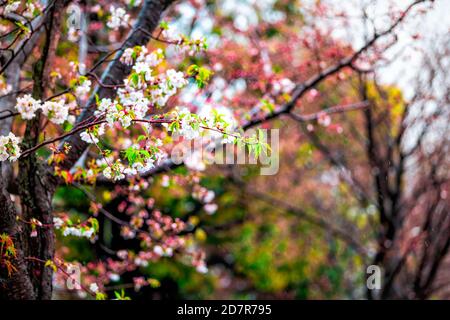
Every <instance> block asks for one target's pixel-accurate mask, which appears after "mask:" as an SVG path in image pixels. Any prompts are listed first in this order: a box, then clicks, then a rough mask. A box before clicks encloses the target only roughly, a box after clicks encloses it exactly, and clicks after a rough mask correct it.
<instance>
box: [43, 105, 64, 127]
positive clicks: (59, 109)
mask: <svg viewBox="0 0 450 320" xmlns="http://www.w3.org/2000/svg"><path fill="white" fill-rule="evenodd" d="M42 113H43V114H44V115H46V116H47V118H48V119H49V120H50V121H51V122H53V123H55V124H63V123H64V121H66V120H67V117H68V116H69V107H68V106H67V105H66V104H65V101H64V100H63V99H61V100H59V101H58V102H56V101H46V102H45V103H44V104H43V105H42Z"/></svg>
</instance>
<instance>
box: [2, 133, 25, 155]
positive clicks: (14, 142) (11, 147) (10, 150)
mask: <svg viewBox="0 0 450 320" xmlns="http://www.w3.org/2000/svg"><path fill="white" fill-rule="evenodd" d="M20 140H21V139H20V138H19V137H16V136H15V135H14V133H12V132H10V133H9V134H8V135H7V136H0V161H5V160H9V161H11V162H12V161H16V160H17V159H18V158H19V157H20V154H21V151H20V146H19V143H20Z"/></svg>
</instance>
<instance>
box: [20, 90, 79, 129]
mask: <svg viewBox="0 0 450 320" xmlns="http://www.w3.org/2000/svg"><path fill="white" fill-rule="evenodd" d="M39 109H40V110H42V113H43V114H44V115H45V116H46V117H47V118H48V119H49V120H50V121H51V122H53V123H55V124H63V123H64V122H65V121H66V120H69V109H70V105H69V104H66V102H65V100H64V99H60V100H58V101H45V102H44V103H42V102H41V101H40V100H36V99H34V98H33V97H32V96H31V95H29V94H26V95H24V96H22V97H19V98H17V104H16V110H17V111H18V112H19V113H20V115H21V116H22V119H24V120H31V119H33V118H34V117H35V116H36V112H37V111H38V110H39Z"/></svg>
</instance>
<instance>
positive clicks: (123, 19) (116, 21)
mask: <svg viewBox="0 0 450 320" xmlns="http://www.w3.org/2000/svg"><path fill="white" fill-rule="evenodd" d="M110 12H111V16H110V17H109V20H108V22H107V23H106V25H107V26H108V27H109V28H111V29H113V30H117V29H119V27H121V26H123V27H126V26H128V20H129V19H130V15H129V14H127V13H126V11H125V9H123V8H115V7H114V6H111V8H110Z"/></svg>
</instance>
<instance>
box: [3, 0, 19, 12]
mask: <svg viewBox="0 0 450 320" xmlns="http://www.w3.org/2000/svg"><path fill="white" fill-rule="evenodd" d="M19 6H20V1H14V2H10V3H8V4H7V5H6V6H5V10H4V12H3V13H4V14H5V15H7V14H10V13H13V12H15V11H16V10H17V9H18V8H19Z"/></svg>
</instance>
